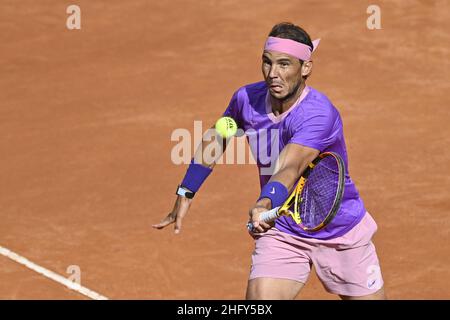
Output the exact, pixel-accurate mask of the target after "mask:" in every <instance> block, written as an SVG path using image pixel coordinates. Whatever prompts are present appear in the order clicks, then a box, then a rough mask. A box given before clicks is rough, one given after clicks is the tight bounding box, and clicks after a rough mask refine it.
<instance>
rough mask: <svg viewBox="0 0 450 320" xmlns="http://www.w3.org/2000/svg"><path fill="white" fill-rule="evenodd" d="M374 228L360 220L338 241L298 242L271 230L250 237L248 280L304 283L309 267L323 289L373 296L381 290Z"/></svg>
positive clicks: (371, 222)
mask: <svg viewBox="0 0 450 320" xmlns="http://www.w3.org/2000/svg"><path fill="white" fill-rule="evenodd" d="M376 231H377V224H376V223H375V221H374V220H373V218H372V217H371V215H370V214H369V213H368V212H366V214H365V215H364V218H363V219H362V220H361V221H360V222H359V223H358V224H357V225H356V226H355V227H353V229H351V230H350V231H349V232H347V233H346V234H345V235H343V236H342V237H338V238H334V239H330V240H319V239H310V238H302V237H297V236H293V235H290V234H288V233H285V232H281V231H279V230H278V229H276V228H272V229H270V230H268V231H267V232H265V233H262V234H257V235H254V237H255V251H254V252H253V255H252V266H251V271H250V277H249V279H250V280H251V279H254V278H260V277H267V278H281V279H290V280H295V281H299V282H302V283H306V281H307V280H308V276H309V273H310V272H311V266H312V265H314V267H315V269H316V273H317V275H318V277H319V279H320V281H321V282H322V284H323V286H324V287H325V289H326V290H327V291H328V292H330V293H333V294H338V295H344V296H365V295H369V294H373V293H375V292H376V291H378V290H379V289H380V288H382V286H383V278H382V276H381V269H380V264H379V262H378V257H377V254H376V252H375V246H374V244H373V243H372V241H371V239H372V236H373V235H374V234H375V232H376Z"/></svg>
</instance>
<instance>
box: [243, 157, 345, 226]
mask: <svg viewBox="0 0 450 320" xmlns="http://www.w3.org/2000/svg"><path fill="white" fill-rule="evenodd" d="M344 187H345V165H344V161H343V160H342V158H341V157H340V156H339V155H338V154H337V153H334V152H324V153H321V154H320V155H319V156H318V157H317V158H316V159H314V160H313V161H312V162H311V163H310V164H309V165H308V167H307V168H306V169H305V171H304V172H303V174H302V175H301V177H300V179H299V181H298V182H297V185H296V186H295V188H294V190H293V191H292V193H291V194H290V195H289V197H288V198H287V199H286V201H285V202H284V203H283V205H282V206H280V207H276V208H273V209H271V210H269V211H266V212H263V213H262V214H261V216H260V221H264V222H272V221H274V220H275V219H276V218H278V217H280V216H291V217H292V219H294V221H295V222H296V223H297V225H298V226H299V227H300V228H302V229H303V230H305V231H310V232H315V231H318V230H320V229H322V228H324V227H325V226H326V225H327V224H329V223H330V221H331V220H333V218H334V216H335V215H336V213H337V212H338V211H339V208H340V206H341V201H342V196H343V194H344ZM247 228H248V229H249V230H253V225H252V223H251V222H249V223H248V225H247Z"/></svg>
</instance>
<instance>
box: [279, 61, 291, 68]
mask: <svg viewBox="0 0 450 320" xmlns="http://www.w3.org/2000/svg"><path fill="white" fill-rule="evenodd" d="M280 65H281V66H282V67H287V66H288V65H289V63H286V62H282V63H280Z"/></svg>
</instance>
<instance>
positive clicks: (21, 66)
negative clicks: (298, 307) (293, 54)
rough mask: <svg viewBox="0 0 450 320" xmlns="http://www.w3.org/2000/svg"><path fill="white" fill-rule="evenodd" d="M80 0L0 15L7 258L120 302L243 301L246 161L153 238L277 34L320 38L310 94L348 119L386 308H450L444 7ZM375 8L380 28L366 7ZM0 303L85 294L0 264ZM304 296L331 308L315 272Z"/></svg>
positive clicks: (1, 180)
mask: <svg viewBox="0 0 450 320" xmlns="http://www.w3.org/2000/svg"><path fill="white" fill-rule="evenodd" d="M70 4H72V2H71V1H56V0H53V1H50V0H40V1H34V0H19V1H15V0H2V2H1V4H0V152H1V153H0V155H1V160H0V245H1V246H3V247H6V248H8V249H10V250H12V251H15V252H17V253H19V254H21V255H23V256H25V257H27V258H28V259H30V260H31V261H33V262H35V263H37V264H39V265H41V266H43V267H45V268H48V269H50V270H53V271H55V272H57V273H59V274H61V275H63V276H66V277H68V276H69V274H67V273H66V270H67V268H68V267H69V266H70V265H78V266H79V267H80V268H81V284H82V285H84V286H86V287H88V288H90V289H92V290H95V291H97V292H99V293H101V294H103V295H105V296H107V297H109V298H112V299H241V298H243V297H244V294H245V289H246V284H247V276H248V272H249V266H250V255H251V252H252V249H253V240H252V239H251V238H250V237H249V235H248V234H247V232H246V230H245V224H246V221H247V215H248V213H247V212H248V209H249V207H250V206H251V205H252V203H253V201H254V200H255V199H256V197H257V195H258V188H259V185H258V177H257V170H256V167H255V166H254V165H218V166H217V167H216V169H215V172H214V173H213V175H212V176H211V177H210V178H209V179H208V180H207V182H206V183H205V184H204V186H203V187H202V190H201V191H200V192H199V194H198V195H197V197H196V199H195V201H194V204H193V206H192V208H191V211H190V212H189V214H188V216H187V217H186V218H185V220H184V224H183V229H182V232H181V233H180V234H179V235H174V234H173V228H172V226H171V227H169V228H167V229H164V230H162V231H157V230H154V229H152V228H151V224H153V223H157V222H159V221H160V220H161V219H162V218H163V217H164V216H165V215H166V214H167V213H168V212H169V210H170V209H171V208H172V206H173V202H174V199H175V195H174V191H175V189H176V186H177V184H178V183H179V182H180V181H181V179H182V177H183V175H184V172H185V169H186V166H184V165H181V166H177V165H174V164H173V163H172V161H171V157H170V155H171V150H172V148H173V147H174V146H175V145H176V142H172V141H171V139H170V138H171V134H172V132H173V130H175V129H177V128H186V129H188V130H189V131H191V132H193V123H194V120H202V121H203V123H204V129H205V130H206V128H207V127H209V126H210V125H212V124H213V123H214V122H215V120H216V119H217V118H218V117H219V116H220V114H221V113H222V112H223V111H224V109H225V108H226V106H227V104H228V102H229V99H230V97H231V95H232V94H233V92H234V90H236V89H237V88H238V87H239V86H241V85H244V84H247V83H251V82H256V81H260V80H261V79H262V75H261V71H260V59H261V58H260V57H261V50H262V46H263V43H264V41H265V38H266V36H267V34H268V32H269V31H270V29H271V27H272V26H273V25H274V24H275V23H278V22H281V21H291V22H294V23H295V24H298V25H301V26H303V27H304V28H305V29H306V30H307V31H308V32H309V33H310V34H311V37H312V38H313V39H315V38H319V37H320V38H322V42H321V45H320V47H319V49H318V50H317V52H316V54H315V60H314V62H315V65H314V72H313V75H312V77H311V78H310V79H309V80H308V83H309V84H310V85H311V86H313V87H314V88H316V89H318V90H320V91H322V92H324V93H325V94H327V95H328V96H329V98H330V99H331V100H332V101H333V102H334V104H335V105H336V106H337V107H338V109H339V110H340V112H341V114H342V117H343V120H344V125H345V134H346V139H347V146H348V152H349V160H350V173H351V176H352V178H353V179H354V180H355V181H356V183H357V186H358V188H359V190H360V193H361V195H362V197H363V199H364V201H365V204H366V206H367V208H368V210H369V211H370V212H371V214H372V215H373V216H374V218H375V219H376V221H377V223H378V227H379V230H378V232H377V234H376V236H375V239H374V241H375V244H376V246H377V250H378V254H379V258H380V260H381V266H382V272H383V275H384V279H385V288H386V292H387V294H388V297H389V298H391V299H433V298H439V299H449V298H450V271H449V264H450V250H449V249H450V243H449V231H450V217H449V214H450V197H449V190H450V175H449V173H450V168H449V166H450V147H449V146H450V124H449V122H450V111H449V103H450V99H449V94H448V92H449V89H450V88H449V71H450V68H449V49H450V47H449V43H450V36H449V33H448V30H450V19H449V18H450V17H449V13H448V12H449V9H450V8H449V5H448V2H447V1H445V0H442V1H433V0H426V1H425V0H423V1H395V2H394V1H359V0H354V1H295V0H292V1H262V0H245V1H240V0H220V1H219V0H208V1H207V0H176V1H175V0H171V1H153V0H148V1H144V0H136V1H118V0H114V1H88V0H80V1H76V4H77V5H79V6H80V8H81V27H82V29H81V30H68V29H67V28H66V19H67V17H68V14H67V13H66V8H67V6H68V5H70ZM371 4H377V5H379V6H380V8H381V26H382V29H381V30H368V29H367V27H366V19H367V18H368V16H369V14H367V13H366V9H367V7H368V6H369V5H371ZM0 298H2V299H25V298H31V299H47V298H56V299H84V298H85V297H84V296H82V295H79V294H78V293H76V292H74V291H71V290H69V289H67V288H65V287H64V286H62V285H60V284H58V283H56V282H53V281H51V280H48V279H47V278H44V277H43V276H41V275H39V274H37V273H35V272H33V271H31V270H29V269H27V268H25V267H23V266H22V265H19V264H17V263H15V262H13V261H11V260H9V259H7V258H5V257H3V256H0ZM298 298H300V299H336V298H337V297H335V296H334V295H331V294H328V293H326V292H325V290H324V289H323V288H322V285H321V284H320V282H319V281H318V280H317V278H316V276H315V275H314V274H312V275H311V277H310V280H309V282H308V283H307V285H306V286H305V288H304V290H303V292H302V293H301V294H300V295H299V297H298Z"/></svg>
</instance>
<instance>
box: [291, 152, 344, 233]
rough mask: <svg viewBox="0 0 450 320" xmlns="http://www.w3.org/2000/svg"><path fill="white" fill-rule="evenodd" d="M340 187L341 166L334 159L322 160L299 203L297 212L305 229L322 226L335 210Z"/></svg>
mask: <svg viewBox="0 0 450 320" xmlns="http://www.w3.org/2000/svg"><path fill="white" fill-rule="evenodd" d="M338 186H339V166H338V164H337V161H336V160H335V159H334V157H331V156H328V157H325V158H324V159H322V160H321V161H320V162H319V163H318V164H317V165H316V166H315V168H314V169H313V170H312V171H311V172H310V175H309V177H308V181H307V182H306V184H305V186H304V188H303V190H302V194H301V196H300V199H299V201H298V202H297V203H296V209H297V210H298V211H297V212H299V213H300V218H301V220H302V223H303V225H304V227H306V228H308V229H312V228H314V227H316V226H318V225H320V224H321V223H322V222H323V221H324V220H325V219H326V218H327V216H328V215H329V213H330V211H331V210H332V208H333V204H334V201H335V198H336V193H337V190H338Z"/></svg>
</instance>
